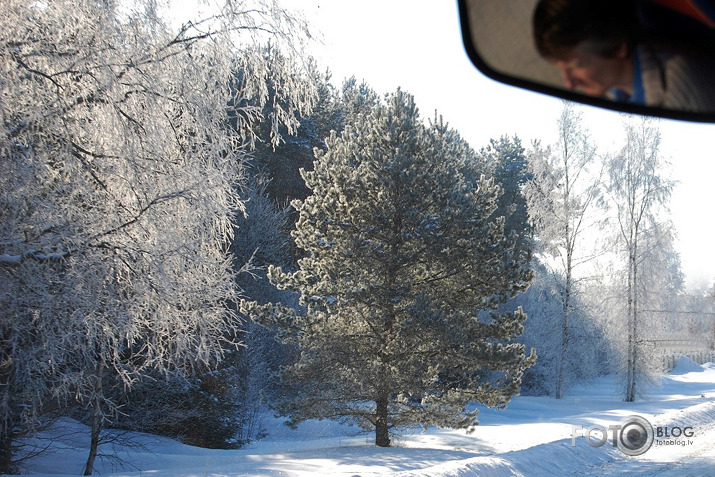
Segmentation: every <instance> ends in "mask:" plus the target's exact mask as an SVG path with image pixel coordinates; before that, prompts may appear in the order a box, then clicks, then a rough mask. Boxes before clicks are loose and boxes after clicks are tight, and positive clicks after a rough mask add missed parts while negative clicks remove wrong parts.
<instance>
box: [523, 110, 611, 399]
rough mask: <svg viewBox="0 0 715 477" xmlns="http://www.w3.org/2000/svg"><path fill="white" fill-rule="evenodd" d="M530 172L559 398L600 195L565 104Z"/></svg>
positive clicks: (575, 118) (585, 146)
mask: <svg viewBox="0 0 715 477" xmlns="http://www.w3.org/2000/svg"><path fill="white" fill-rule="evenodd" d="M530 156H531V157H530V163H529V167H530V171H531V177H530V179H529V180H528V181H527V183H526V186H525V193H526V197H527V200H528V205H529V217H530V219H531V221H532V223H533V225H534V229H535V234H536V236H537V239H538V248H539V252H540V254H541V255H542V258H544V260H543V262H544V264H547V265H548V266H550V267H551V269H552V271H553V272H554V276H555V277H559V279H560V280H561V286H560V287H559V294H560V297H561V305H562V310H561V314H560V315H561V318H560V320H559V322H560V324H559V326H558V328H559V335H560V338H561V350H560V358H559V361H558V370H559V371H558V373H557V377H556V383H555V384H556V385H555V396H556V398H557V399H560V398H561V397H563V394H564V387H565V375H566V368H567V366H568V359H569V343H570V341H571V337H570V336H569V333H570V330H569V326H570V324H569V323H570V320H571V315H572V313H573V311H574V310H573V303H574V298H575V297H574V295H575V294H576V293H577V284H578V278H579V277H578V276H577V275H576V274H575V269H576V268H577V267H578V266H579V265H582V264H584V263H586V262H588V261H589V260H591V259H593V255H592V254H590V253H589V251H588V250H589V249H588V247H585V246H584V235H585V234H586V233H587V231H588V229H589V228H591V227H592V226H593V224H594V219H593V216H592V215H591V214H592V209H593V207H594V205H595V204H596V202H597V200H598V198H599V195H600V189H599V187H600V177H599V175H600V174H599V171H598V170H595V171H594V169H596V168H595V167H594V166H595V162H596V153H595V147H594V146H593V144H592V143H591V142H590V140H589V137H588V132H587V131H586V130H585V129H584V127H583V126H582V120H581V116H580V114H579V113H578V111H576V110H575V109H574V107H573V105H571V104H569V103H565V104H564V108H563V110H562V112H561V115H560V117H559V119H558V140H557V142H556V144H555V147H554V150H553V151H551V150H550V149H546V150H544V149H541V148H539V147H537V148H535V150H534V151H532V152H531V155H530Z"/></svg>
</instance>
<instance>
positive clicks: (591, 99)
mask: <svg viewBox="0 0 715 477" xmlns="http://www.w3.org/2000/svg"><path fill="white" fill-rule="evenodd" d="M458 4H459V14H460V22H461V28H462V37H463V40H464V47H465V49H466V51H467V54H468V56H469V58H470V60H471V61H472V63H473V64H474V65H475V66H476V67H477V68H478V69H479V70H480V71H481V72H482V73H483V74H485V75H486V76H488V77H490V78H492V79H494V80H496V81H499V82H502V83H506V84H509V85H512V86H516V87H520V88H525V89H528V90H532V91H536V92H539V93H543V94H547V95H551V96H556V97H559V98H563V99H567V100H570V101H576V102H580V103H585V104H590V105H593V106H598V107H602V108H607V109H611V110H615V111H622V112H628V113H633V114H643V115H649V116H658V117H664V118H671V119H681V120H690V121H701V122H715V0H693V1H688V2H686V1H673V0H498V1H497V0H458Z"/></svg>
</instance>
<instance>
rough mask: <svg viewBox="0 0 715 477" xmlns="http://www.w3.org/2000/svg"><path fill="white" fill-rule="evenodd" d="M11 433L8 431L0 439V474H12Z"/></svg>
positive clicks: (13, 470) (13, 468)
mask: <svg viewBox="0 0 715 477" xmlns="http://www.w3.org/2000/svg"><path fill="white" fill-rule="evenodd" d="M12 437H13V436H12V432H11V431H10V430H9V429H8V430H7V432H6V435H4V436H2V438H0V472H1V473H3V474H14V473H15V470H16V469H15V466H14V465H13V462H12Z"/></svg>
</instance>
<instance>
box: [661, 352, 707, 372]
mask: <svg viewBox="0 0 715 477" xmlns="http://www.w3.org/2000/svg"><path fill="white" fill-rule="evenodd" d="M681 356H687V357H688V358H690V359H691V360H693V361H695V362H696V363H698V364H705V363H715V351H694V352H690V353H669V354H665V355H663V370H664V371H665V372H666V373H667V372H668V371H671V370H672V369H673V368H674V367H675V363H677V362H678V359H679V358H680V357H681Z"/></svg>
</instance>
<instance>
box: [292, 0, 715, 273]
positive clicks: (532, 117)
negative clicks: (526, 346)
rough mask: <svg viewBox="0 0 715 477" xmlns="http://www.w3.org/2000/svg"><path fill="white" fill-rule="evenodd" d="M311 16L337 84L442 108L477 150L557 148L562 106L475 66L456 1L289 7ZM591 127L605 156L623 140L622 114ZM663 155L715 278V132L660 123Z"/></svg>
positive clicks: (376, 0) (693, 244)
mask: <svg viewBox="0 0 715 477" xmlns="http://www.w3.org/2000/svg"><path fill="white" fill-rule="evenodd" d="M284 5H285V6H286V7H288V8H291V9H300V10H303V11H304V12H305V16H306V18H307V19H308V20H309V21H310V22H311V24H313V25H314V27H315V29H317V30H318V31H319V32H320V33H321V34H322V41H323V44H322V45H318V47H317V49H316V57H318V59H319V64H320V65H321V66H322V67H323V68H327V67H329V68H330V70H331V71H332V72H333V75H334V80H335V81H336V82H338V83H339V82H340V81H341V80H342V79H343V78H345V77H349V76H352V75H355V76H356V77H357V78H358V79H359V80H360V79H364V80H365V81H366V82H367V83H368V84H369V85H370V86H371V87H372V88H373V89H375V90H376V91H377V92H379V93H387V92H391V91H394V90H395V89H396V88H397V87H398V86H399V87H401V88H402V89H403V90H405V91H407V92H409V93H411V94H413V95H414V96H415V99H416V101H417V105H418V106H419V108H420V111H421V112H422V115H423V117H431V116H433V114H434V111H435V109H436V110H437V111H438V112H439V114H441V115H443V116H444V119H445V120H446V121H448V122H449V123H450V125H451V126H452V127H454V128H455V129H457V130H458V131H460V134H461V135H462V136H463V137H465V138H466V139H467V140H468V141H469V142H470V144H471V145H472V147H474V148H475V149H479V148H481V147H482V146H484V145H486V144H487V143H488V141H489V139H490V138H498V137H499V136H502V135H509V136H512V135H514V134H516V135H518V136H519V137H520V138H521V140H522V144H523V145H524V146H528V144H529V143H530V142H531V140H532V139H541V140H542V142H543V143H545V144H549V143H551V142H553V139H554V136H555V129H556V118H557V116H558V114H559V112H560V110H561V101H560V100H558V99H555V98H550V97H547V96H544V95H540V94H536V93H531V92H526V91H522V90H519V89H517V88H514V87H511V86H506V85H501V84H499V83H496V82H494V81H492V80H490V79H488V78H486V77H485V76H483V75H482V74H481V73H479V72H478V71H477V70H476V68H474V67H473V66H472V64H471V63H470V61H469V59H468V57H467V55H466V53H465V52H464V47H463V45H462V39H461V33H460V30H459V19H458V14H457V2H456V1H449V0H441V1H435V0H352V1H351V0H341V1H338V0H284ZM583 112H584V119H585V125H586V126H587V127H588V128H589V130H590V131H591V134H592V136H593V137H594V139H595V140H596V141H597V144H598V146H599V149H600V150H601V151H602V152H606V151H608V150H615V149H616V147H617V145H618V144H619V142H620V140H621V138H622V136H623V132H622V127H621V117H620V115H619V114H618V113H613V112H610V111H603V110H598V109H596V108H591V107H583ZM661 132H662V138H663V140H662V148H661V151H662V153H663V155H664V156H665V157H666V158H668V159H669V160H670V161H671V162H672V164H673V175H672V178H673V179H676V180H677V181H679V184H678V185H677V187H676V189H675V191H674V193H673V196H672V199H671V211H672V218H673V221H674V222H675V224H676V227H677V229H678V237H679V238H678V250H679V252H680V254H681V260H682V266H683V271H684V272H685V273H686V279H687V283H688V284H689V285H690V286H698V285H701V284H703V283H708V282H710V281H711V280H712V279H713V278H714V277H715V224H713V213H712V211H711V207H712V204H713V191H712V190H710V187H713V185H712V184H711V177H712V176H713V173H715V166H714V165H713V159H714V158H713V150H712V149H713V146H712V144H713V141H712V138H713V135H715V125H702V124H696V123H685V122H680V121H670V120H663V121H662V122H661Z"/></svg>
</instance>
